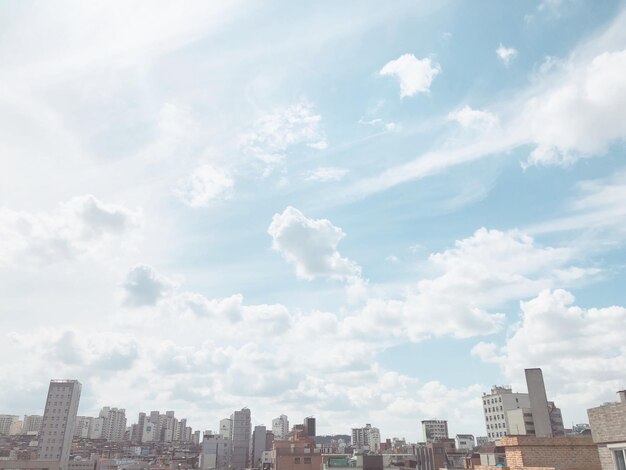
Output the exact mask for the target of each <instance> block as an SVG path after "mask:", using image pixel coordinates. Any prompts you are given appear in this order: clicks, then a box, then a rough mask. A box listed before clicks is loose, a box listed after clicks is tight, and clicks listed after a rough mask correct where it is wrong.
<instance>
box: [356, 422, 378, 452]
mask: <svg viewBox="0 0 626 470" xmlns="http://www.w3.org/2000/svg"><path fill="white" fill-rule="evenodd" d="M352 447H354V448H356V449H358V450H369V451H370V452H379V451H380V431H379V429H378V428H374V427H372V425H371V424H369V423H368V424H366V425H365V427H364V428H352Z"/></svg>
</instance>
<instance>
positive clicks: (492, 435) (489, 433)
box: [487, 432, 506, 437]
mask: <svg viewBox="0 0 626 470" xmlns="http://www.w3.org/2000/svg"><path fill="white" fill-rule="evenodd" d="M487 436H488V437H504V436H506V433H505V432H488V433H487Z"/></svg>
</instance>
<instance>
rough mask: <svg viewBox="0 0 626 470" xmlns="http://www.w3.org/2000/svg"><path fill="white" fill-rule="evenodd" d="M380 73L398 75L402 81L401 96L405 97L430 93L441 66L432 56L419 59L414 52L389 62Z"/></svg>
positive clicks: (399, 80)
mask: <svg viewBox="0 0 626 470" xmlns="http://www.w3.org/2000/svg"><path fill="white" fill-rule="evenodd" d="M379 73H380V75H383V76H391V77H396V78H397V79H398V82H400V96H401V97H402V98H404V97H405V96H414V95H416V94H417V93H428V92H429V91H430V85H431V83H432V82H433V80H434V79H435V77H436V76H437V75H439V74H440V73H441V67H440V66H439V64H437V63H436V62H433V61H432V60H431V59H430V58H425V59H418V58H417V57H415V56H414V55H413V54H403V55H401V56H400V57H398V58H397V59H395V60H392V61H390V62H387V63H386V64H385V66H384V67H383V68H382V69H381V70H380V72H379Z"/></svg>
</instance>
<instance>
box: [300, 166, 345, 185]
mask: <svg viewBox="0 0 626 470" xmlns="http://www.w3.org/2000/svg"><path fill="white" fill-rule="evenodd" d="M347 174H348V170H347V169H345V168H337V167H334V166H323V167H319V168H316V169H315V170H313V171H311V172H309V174H308V176H307V177H306V179H307V180H308V181H317V182H319V183H326V182H329V181H339V180H341V179H342V178H343V177H344V176H346V175H347Z"/></svg>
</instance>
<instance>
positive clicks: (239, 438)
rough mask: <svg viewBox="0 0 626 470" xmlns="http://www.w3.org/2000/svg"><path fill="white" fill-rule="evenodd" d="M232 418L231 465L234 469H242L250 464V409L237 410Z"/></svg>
mask: <svg viewBox="0 0 626 470" xmlns="http://www.w3.org/2000/svg"><path fill="white" fill-rule="evenodd" d="M230 419H231V421H232V427H231V433H230V436H231V437H230V442H231V449H232V450H231V466H232V468H233V469H234V470H242V469H245V468H248V467H249V464H250V434H251V431H252V430H251V426H252V424H251V423H252V421H251V417H250V410H249V409H248V408H242V409H241V410H239V411H235V412H234V413H233V414H232V415H231V416H230Z"/></svg>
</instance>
